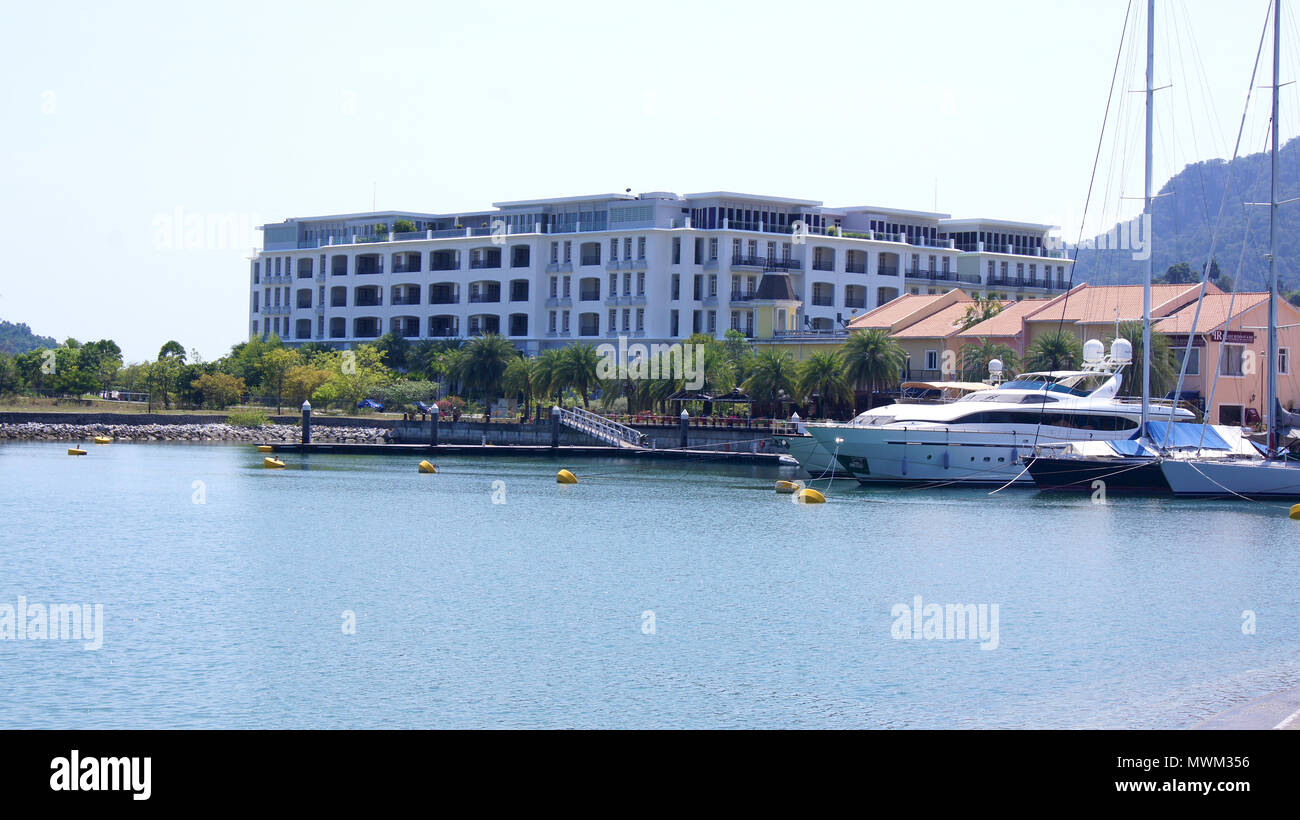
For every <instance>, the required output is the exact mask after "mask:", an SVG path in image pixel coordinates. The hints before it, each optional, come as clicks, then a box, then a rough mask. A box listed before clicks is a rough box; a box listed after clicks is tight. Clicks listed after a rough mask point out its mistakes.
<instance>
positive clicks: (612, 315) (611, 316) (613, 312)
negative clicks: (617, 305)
mask: <svg viewBox="0 0 1300 820" xmlns="http://www.w3.org/2000/svg"><path fill="white" fill-rule="evenodd" d="M617 316H618V311H617V310H615V309H614V308H610V309H609V328H608V329H609V330H614V328H615V327H616V326H617V325H616V322H615V317H617ZM623 329H624V330H627V328H623Z"/></svg>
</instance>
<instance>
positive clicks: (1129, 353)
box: [1110, 339, 1133, 364]
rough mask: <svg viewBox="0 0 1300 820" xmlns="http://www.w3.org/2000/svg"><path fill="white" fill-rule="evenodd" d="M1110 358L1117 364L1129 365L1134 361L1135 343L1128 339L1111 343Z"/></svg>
mask: <svg viewBox="0 0 1300 820" xmlns="http://www.w3.org/2000/svg"><path fill="white" fill-rule="evenodd" d="M1110 358H1111V359H1112V360H1113V361H1114V362H1115V363H1116V364H1128V363H1130V362H1132V361H1133V343H1132V342H1130V341H1129V340H1128V339H1116V340H1115V341H1113V342H1111V343H1110Z"/></svg>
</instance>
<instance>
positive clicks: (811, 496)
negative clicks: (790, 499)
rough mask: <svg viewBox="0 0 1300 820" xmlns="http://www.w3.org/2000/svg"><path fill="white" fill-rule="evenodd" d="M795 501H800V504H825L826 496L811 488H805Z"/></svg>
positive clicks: (796, 496)
mask: <svg viewBox="0 0 1300 820" xmlns="http://www.w3.org/2000/svg"><path fill="white" fill-rule="evenodd" d="M794 499H795V501H798V502H799V503H800V504H825V503H826V496H824V495H822V494H821V493H819V492H817V491H816V490H814V489H812V488H811V487H805V488H804V489H802V490H800V491H799V492H798V494H797V495H795V497H794Z"/></svg>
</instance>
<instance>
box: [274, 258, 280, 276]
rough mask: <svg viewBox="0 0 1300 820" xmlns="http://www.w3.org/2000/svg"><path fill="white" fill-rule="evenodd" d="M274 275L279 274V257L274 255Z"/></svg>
mask: <svg viewBox="0 0 1300 820" xmlns="http://www.w3.org/2000/svg"><path fill="white" fill-rule="evenodd" d="M275 275H276V276H279V275H280V257H278V256H277V257H275Z"/></svg>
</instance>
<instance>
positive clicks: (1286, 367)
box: [1277, 347, 1291, 376]
mask: <svg viewBox="0 0 1300 820" xmlns="http://www.w3.org/2000/svg"><path fill="white" fill-rule="evenodd" d="M1277 372H1278V375H1279V376H1285V375H1287V374H1288V373H1290V372H1291V349H1290V348H1286V347H1279V348H1278V349H1277Z"/></svg>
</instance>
